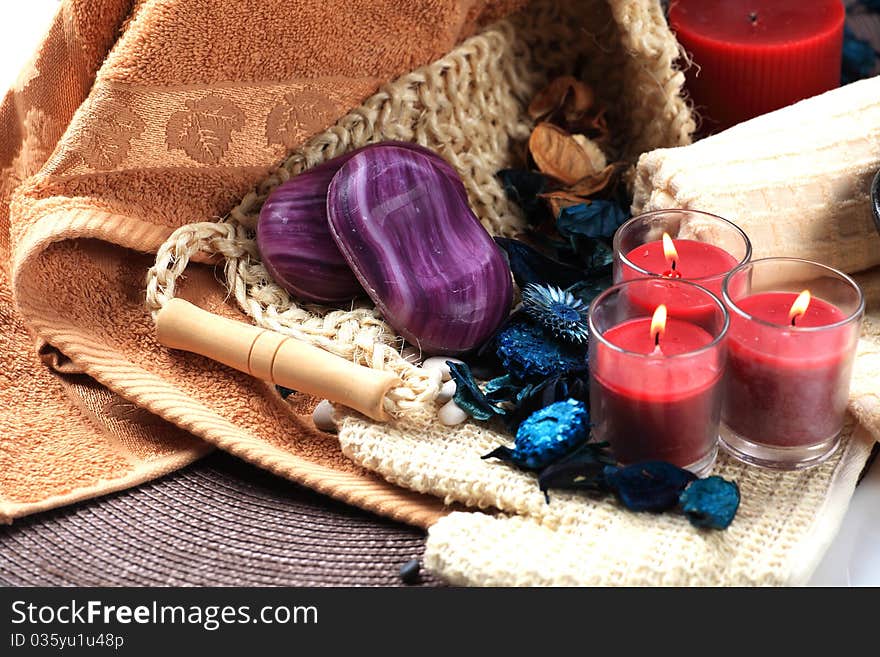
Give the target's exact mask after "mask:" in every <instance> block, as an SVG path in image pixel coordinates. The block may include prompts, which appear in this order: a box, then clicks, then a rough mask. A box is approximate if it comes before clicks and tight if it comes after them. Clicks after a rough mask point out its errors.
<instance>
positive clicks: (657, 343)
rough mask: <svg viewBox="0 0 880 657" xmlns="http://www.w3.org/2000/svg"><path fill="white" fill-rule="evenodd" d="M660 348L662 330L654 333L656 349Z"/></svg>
mask: <svg viewBox="0 0 880 657" xmlns="http://www.w3.org/2000/svg"><path fill="white" fill-rule="evenodd" d="M659 348H660V331H657V332H656V333H655V334H654V349H655V350H656V349H659Z"/></svg>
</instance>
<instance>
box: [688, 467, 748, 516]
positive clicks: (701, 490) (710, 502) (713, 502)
mask: <svg viewBox="0 0 880 657" xmlns="http://www.w3.org/2000/svg"><path fill="white" fill-rule="evenodd" d="M739 500H740V496H739V486H737V485H736V482H733V481H727V480H726V479H723V478H721V477H719V476H717V475H715V476H712V477H707V478H706V479H697V480H696V481H695V482H693V483H691V485H690V486H688V487H687V488H686V489H685V491H684V492H683V493H682V494H681V498H680V500H679V502H680V503H681V510H682V511H683V512H684V514H685V515H686V516H687V519H688V520H690V521H691V524H692V525H694V526H695V527H706V528H709V529H727V527H728V526H729V525H730V523H731V522H733V518H734V516H736V511H737V509H738V508H739Z"/></svg>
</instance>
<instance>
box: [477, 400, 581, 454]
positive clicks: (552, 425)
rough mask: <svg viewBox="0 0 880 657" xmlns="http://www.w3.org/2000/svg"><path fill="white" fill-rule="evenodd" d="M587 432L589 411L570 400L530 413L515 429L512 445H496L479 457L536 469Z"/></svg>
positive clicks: (561, 452)
mask: <svg viewBox="0 0 880 657" xmlns="http://www.w3.org/2000/svg"><path fill="white" fill-rule="evenodd" d="M589 435H590V413H589V411H588V410H587V407H586V405H585V404H584V403H583V402H579V401H577V400H574V399H568V400H566V401H561V402H556V403H555V404H551V405H550V406H548V407H547V408H542V409H541V410H540V411H537V412H535V413H532V415H530V416H529V418H528V419H527V420H526V421H525V422H523V423H522V424H521V425H520V427H519V430H518V431H517V432H516V442H515V444H514V448H513V449H510V448H509V447H503V446H502V447H498V448H497V449H495V450H494V451H492V452H490V453H489V454H486V455H485V456H484V457H483V458H484V459H487V458H492V457H494V458H499V459H501V460H503V461H509V462H511V463H513V464H514V465H517V466H519V467H521V468H524V469H526V470H540V469H542V468H546V467H547V466H548V465H550V464H551V463H553V462H555V461H557V460H559V459H560V458H562V457H563V456H565V455H566V454H568V453H569V452H571V451H572V450H573V449H574V448H575V447H577V446H578V445H580V444H582V443H584V442H586V440H587V438H588V437H589Z"/></svg>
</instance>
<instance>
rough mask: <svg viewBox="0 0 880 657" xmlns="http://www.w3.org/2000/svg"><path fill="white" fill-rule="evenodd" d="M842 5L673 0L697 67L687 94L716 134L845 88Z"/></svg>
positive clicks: (673, 20)
mask: <svg viewBox="0 0 880 657" xmlns="http://www.w3.org/2000/svg"><path fill="white" fill-rule="evenodd" d="M844 19H845V12H844V8H843V3H842V2H841V0H673V2H672V3H671V5H670V8H669V23H670V25H671V27H672V29H673V31H674V32H675V33H676V36H677V38H678V40H679V42H680V43H681V45H682V46H684V48H685V50H687V51H688V53H690V55H691V57H692V58H693V61H694V64H695V65H694V66H693V67H691V68H690V70H688V72H687V88H688V91H689V92H690V95H691V97H692V99H693V100H694V103H695V105H696V108H697V111H698V112H699V113H700V114H701V115H703V116H704V118H705V119H707V123H709V124H710V125H709V126H708V128H709V130H710V131H715V130H723V129H725V128H728V127H730V126H732V125H734V124H736V123H739V122H741V121H745V120H746V119H750V118H752V117H754V116H758V115H759V114H765V113H767V112H770V111H772V110H775V109H779V108H780V107H784V106H786V105H790V104H791V103H794V102H796V101H798V100H801V99H803V98H808V97H810V96H815V95H817V94H820V93H823V92H825V91H828V90H830V89H834V88H836V87H837V86H839V85H840V65H841V52H842V48H843V24H844Z"/></svg>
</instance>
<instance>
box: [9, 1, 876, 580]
mask: <svg viewBox="0 0 880 657" xmlns="http://www.w3.org/2000/svg"><path fill="white" fill-rule="evenodd" d="M57 7H58V0H0V89H2V90H4V91H5V89H6V88H7V87H8V86H9V85H10V84H12V82H14V81H15V79H16V77H17V76H18V71H19V69H20V68H21V67H22V66H23V65H24V63H26V62H27V60H28V59H29V57H30V56H31V53H32V52H33V49H34V47H35V46H36V44H37V43H38V42H39V40H40V39H41V38H42V36H43V34H44V33H45V31H46V29H47V28H48V26H49V23H50V21H51V19H52V16H53V15H54V13H55V10H56V8H57ZM811 583H812V584H817V585H832V586H847V585H851V586H860V585H871V586H880V459H878V462H877V463H875V465H874V467H873V468H871V472H870V473H869V475H868V476H867V477H866V478H865V480H864V481H863V482H862V483H861V485H860V486H859V487H858V488H857V489H856V493H855V495H854V496H853V499H852V502H851V504H850V508H849V511H848V512H847V515H846V517H845V518H844V521H843V524H842V525H841V528H840V533H839V534H838V536H837V538H836V539H835V540H834V542H833V543H832V545H831V547H830V548H829V550H828V553H827V554H826V555H825V558H824V559H823V561H822V563H821V564H820V565H819V568H818V569H817V571H816V574H815V575H814V576H813V579H812V582H811Z"/></svg>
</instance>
